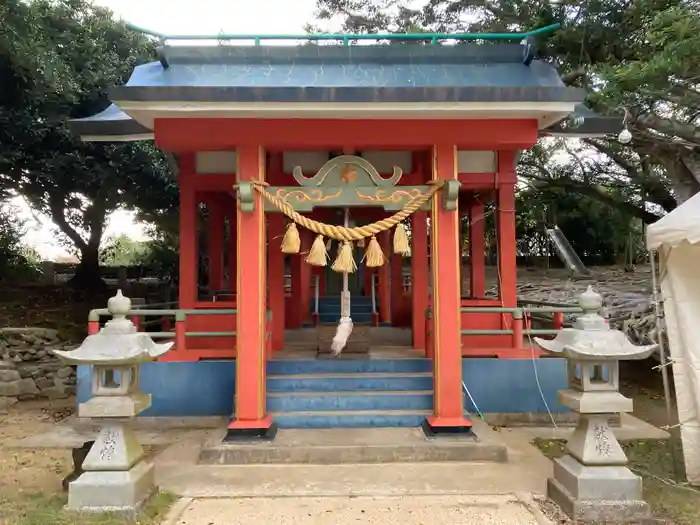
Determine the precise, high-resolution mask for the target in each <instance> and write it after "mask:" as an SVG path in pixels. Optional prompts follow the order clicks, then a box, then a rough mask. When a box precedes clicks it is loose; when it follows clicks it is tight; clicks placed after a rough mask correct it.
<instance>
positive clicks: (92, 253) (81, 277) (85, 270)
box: [70, 245, 107, 291]
mask: <svg viewBox="0 0 700 525" xmlns="http://www.w3.org/2000/svg"><path fill="white" fill-rule="evenodd" d="M99 255H100V254H99V247H98V246H90V245H85V247H84V248H83V249H82V250H81V251H80V264H79V265H78V268H77V270H76V272H75V275H74V276H73V278H72V279H71V280H70V284H71V286H72V287H73V288H75V289H77V290H90V291H99V290H104V289H106V288H107V284H106V283H105V282H104V281H103V280H102V275H101V272H100V256H99Z"/></svg>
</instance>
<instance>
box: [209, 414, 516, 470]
mask: <svg viewBox="0 0 700 525" xmlns="http://www.w3.org/2000/svg"><path fill="white" fill-rule="evenodd" d="M476 427H477V428H475V434H476V435H477V436H478V437H477V439H476V440H474V439H473V438H464V437H459V436H450V437H444V438H441V439H439V440H438V439H433V440H428V439H426V438H425V436H424V435H423V433H422V432H421V431H420V430H419V429H418V428H356V429H303V430H301V429H299V430H297V429H281V430H279V432H278V434H277V438H276V439H275V441H273V442H268V443H256V444H230V443H222V442H221V438H222V437H223V433H221V434H220V435H218V436H216V437H214V439H212V440H210V441H209V442H207V443H205V444H204V446H203V447H202V449H201V451H200V454H199V463H200V464H202V465H251V464H309V465H338V464H348V463H352V464H354V463H364V464H371V463H396V462H411V463H416V462H447V461H459V462H469V461H480V462H482V461H483V462H505V461H507V460H508V450H507V447H506V446H505V445H504V444H503V442H502V441H501V440H500V439H499V436H498V434H497V433H495V432H494V431H493V430H491V429H489V428H488V427H487V426H486V425H483V424H481V425H476Z"/></svg>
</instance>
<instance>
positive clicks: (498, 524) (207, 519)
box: [164, 495, 552, 525]
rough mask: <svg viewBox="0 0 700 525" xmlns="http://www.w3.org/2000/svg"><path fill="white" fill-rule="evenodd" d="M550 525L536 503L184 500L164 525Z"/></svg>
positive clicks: (507, 499) (509, 499)
mask: <svg viewBox="0 0 700 525" xmlns="http://www.w3.org/2000/svg"><path fill="white" fill-rule="evenodd" d="M230 523H235V524H236V525H261V524H265V525H287V524H294V525H311V524H313V525H346V524H353V525H359V524H364V523H367V524H381V525H390V524H396V525H550V524H551V523H552V522H551V521H549V520H548V519H547V518H546V517H545V516H544V515H543V514H542V512H541V511H540V510H539V507H538V504H537V502H536V501H534V500H533V499H532V498H528V497H516V496H514V495H492V496H397V497H355V498H352V497H323V498H319V497H301V498H290V497H286V498H241V499H195V500H182V501H181V502H180V504H179V505H178V506H177V507H175V508H174V509H173V512H172V513H171V515H170V516H169V517H168V519H167V520H166V522H165V524H164V525H228V524H230Z"/></svg>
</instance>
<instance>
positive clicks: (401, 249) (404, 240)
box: [394, 222, 411, 257]
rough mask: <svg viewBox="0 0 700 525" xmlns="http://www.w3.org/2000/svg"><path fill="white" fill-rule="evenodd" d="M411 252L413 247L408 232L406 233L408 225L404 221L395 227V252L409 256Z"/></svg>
mask: <svg viewBox="0 0 700 525" xmlns="http://www.w3.org/2000/svg"><path fill="white" fill-rule="evenodd" d="M410 252H411V247H410V246H409V244H408V234H407V233H406V227H405V226H404V225H403V223H402V222H400V223H398V224H397V225H396V228H394V253H398V254H399V255H403V256H404V257H406V256H408V254H409V253H410Z"/></svg>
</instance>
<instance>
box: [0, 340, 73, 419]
mask: <svg viewBox="0 0 700 525" xmlns="http://www.w3.org/2000/svg"><path fill="white" fill-rule="evenodd" d="M69 348H72V345H71V346H70V347H69ZM56 349H61V350H62V349H66V345H65V344H62V343H61V342H60V341H59V338H58V333H57V332H56V330H50V329H46V328H3V329H0V357H1V358H2V360H1V361H0V410H6V409H7V408H9V407H10V406H12V405H14V404H15V403H17V402H18V401H25V400H26V401H28V400H34V399H41V398H48V399H61V398H66V397H69V396H71V395H74V394H75V384H76V373H75V367H72V366H66V364H65V363H63V362H62V361H61V360H59V359H58V358H57V357H56V356H55V355H54V353H53V351H54V350H56Z"/></svg>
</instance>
